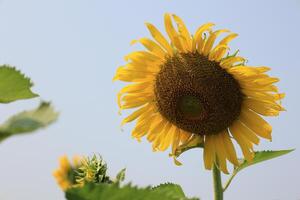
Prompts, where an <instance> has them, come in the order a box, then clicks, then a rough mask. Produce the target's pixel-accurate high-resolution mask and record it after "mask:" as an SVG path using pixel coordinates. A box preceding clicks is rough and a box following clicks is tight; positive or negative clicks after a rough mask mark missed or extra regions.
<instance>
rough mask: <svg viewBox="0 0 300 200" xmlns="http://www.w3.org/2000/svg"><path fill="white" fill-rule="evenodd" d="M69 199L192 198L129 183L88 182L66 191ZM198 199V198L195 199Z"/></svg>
mask: <svg viewBox="0 0 300 200" xmlns="http://www.w3.org/2000/svg"><path fill="white" fill-rule="evenodd" d="M66 198H67V199H68V200H99V199H105V200H156V199H158V200H160V199H161V200H192V199H188V198H186V197H181V198H177V197H174V196H170V195H169V194H167V193H164V192H162V191H159V190H155V189H154V190H153V189H151V188H150V187H146V188H138V187H136V186H132V185H131V184H127V185H125V186H123V187H119V186H118V185H116V184H103V183H102V184H95V183H87V184H85V185H84V186H83V187H81V188H80V187H77V188H72V189H69V190H67V191H66ZM194 200H196V199H194Z"/></svg>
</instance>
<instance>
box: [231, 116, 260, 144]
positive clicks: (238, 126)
mask: <svg viewBox="0 0 300 200" xmlns="http://www.w3.org/2000/svg"><path fill="white" fill-rule="evenodd" d="M231 129H232V130H233V131H234V132H239V133H240V134H242V135H243V137H244V138H247V139H248V140H250V141H251V142H252V143H254V144H256V145H258V144H259V138H258V137H257V136H256V134H255V133H254V132H252V131H251V130H250V129H249V128H248V127H246V126H245V125H244V124H243V123H241V121H239V120H236V121H235V122H234V123H233V124H232V125H231Z"/></svg>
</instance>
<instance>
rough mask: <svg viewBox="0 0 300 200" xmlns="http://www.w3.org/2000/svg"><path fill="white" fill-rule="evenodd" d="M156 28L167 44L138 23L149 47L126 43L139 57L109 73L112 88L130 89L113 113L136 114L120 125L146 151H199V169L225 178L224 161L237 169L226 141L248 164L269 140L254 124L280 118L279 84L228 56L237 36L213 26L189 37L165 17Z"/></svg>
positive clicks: (266, 130)
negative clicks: (146, 145) (194, 147)
mask: <svg viewBox="0 0 300 200" xmlns="http://www.w3.org/2000/svg"><path fill="white" fill-rule="evenodd" d="M174 22H175V24H176V28H175V26H174V25H173V23H174ZM164 24H165V29H166V32H167V35H168V36H169V40H168V39H167V38H165V37H164V36H163V34H162V33H161V32H160V31H159V30H158V29H157V28H156V27H155V26H154V25H152V24H150V23H146V26H147V28H148V30H149V31H150V34H151V35H152V37H153V39H148V38H141V39H139V40H134V41H133V43H136V42H139V43H141V44H142V45H143V46H144V47H145V48H146V49H147V50H146V51H136V52H133V53H130V54H129V55H127V56H125V60H126V61H127V64H126V65H125V66H121V67H119V68H118V69H117V72H116V75H115V77H114V80H121V81H125V82H131V84H130V85H127V86H125V87H124V88H123V89H121V90H120V92H119V93H118V104H119V107H120V110H123V109H132V108H135V109H136V110H135V111H134V112H133V113H132V114H130V115H129V116H128V117H126V118H125V119H124V120H123V121H122V124H125V123H129V122H132V121H136V125H135V128H134V129H133V130H132V136H133V137H134V138H136V139H137V140H138V141H140V139H141V138H142V137H146V138H147V140H148V141H149V142H150V143H152V147H153V150H154V151H165V150H166V149H168V147H170V146H171V149H172V150H171V151H172V153H171V154H172V155H175V152H176V149H177V148H178V147H179V146H180V145H185V146H189V144H195V143H201V144H202V145H203V148H204V151H203V157H204V165H205V168H206V169H212V166H213V164H214V163H216V164H217V165H218V168H219V169H220V170H222V171H223V172H224V173H228V170H227V161H229V162H231V163H232V164H233V165H235V166H237V165H239V162H238V159H237V154H236V150H235V148H234V144H233V140H235V141H236V142H237V144H238V145H239V146H240V148H241V150H242V153H243V155H244V157H245V159H246V160H247V161H251V160H252V159H253V156H254V150H253V146H254V145H257V144H258V143H259V141H260V138H265V139H268V140H271V132H272V127H271V126H270V125H269V124H268V123H267V122H266V121H265V120H264V119H263V118H262V116H277V115H278V114H279V112H280V111H283V110H284V108H283V107H282V106H281V105H280V100H281V99H282V98H283V97H284V94H281V93H279V92H278V88H277V87H276V86H275V85H273V84H274V83H276V82H278V81H279V79H278V78H275V77H270V76H269V75H267V74H266V72H267V71H269V70H270V68H268V67H265V66H258V67H257V66H248V65H246V64H245V63H246V59H245V58H243V57H241V56H238V55H237V53H235V54H233V55H229V54H228V50H229V47H228V43H229V42H230V41H231V40H232V39H234V38H235V37H236V36H237V34H235V33H231V32H230V31H229V30H227V29H221V30H216V31H213V30H212V27H213V26H214V24H213V23H206V24H204V25H202V26H200V27H199V28H198V29H197V31H196V32H195V34H193V35H192V34H190V32H189V31H188V29H187V28H186V26H185V24H184V22H183V21H182V19H181V18H179V17H178V16H176V15H171V14H165V16H164ZM224 33H226V34H227V35H226V36H225V37H223V38H222V39H221V40H219V41H218V43H217V41H216V40H217V39H218V36H219V35H220V34H224ZM215 43H216V44H215ZM177 164H179V162H177Z"/></svg>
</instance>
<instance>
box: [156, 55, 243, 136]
mask: <svg viewBox="0 0 300 200" xmlns="http://www.w3.org/2000/svg"><path fill="white" fill-rule="evenodd" d="M155 95H156V99H157V106H158V110H159V112H160V113H161V114H162V115H163V116H164V117H165V118H166V119H168V120H169V121H170V122H172V123H173V124H175V125H176V126H178V127H179V128H181V129H183V130H185V131H189V132H191V133H195V134H201V135H211V134H216V133H219V132H220V131H222V130H224V129H226V128H227V127H228V126H230V125H231V124H232V122H233V121H234V120H235V119H236V118H237V117H238V116H239V114H240V111H241V104H242V100H243V94H242V93H241V90H240V86H239V84H238V82H237V81H236V80H235V79H234V78H233V77H232V75H231V74H229V73H228V72H226V70H224V69H223V68H221V67H220V65H219V63H218V62H214V61H210V60H208V58H207V57H205V56H203V55H200V54H198V53H180V54H176V55H175V56H173V57H169V58H168V59H167V60H166V62H165V63H164V64H163V65H162V66H161V70H160V72H159V73H158V74H157V76H156V82H155Z"/></svg>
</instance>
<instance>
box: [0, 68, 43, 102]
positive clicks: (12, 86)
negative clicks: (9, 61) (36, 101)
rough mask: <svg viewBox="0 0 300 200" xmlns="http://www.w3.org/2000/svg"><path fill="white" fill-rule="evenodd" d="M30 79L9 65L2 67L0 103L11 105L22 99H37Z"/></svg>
mask: <svg viewBox="0 0 300 200" xmlns="http://www.w3.org/2000/svg"><path fill="white" fill-rule="evenodd" d="M32 86H33V84H32V83H31V82H30V79H29V78H26V77H25V76H24V74H22V73H21V72H20V71H18V70H16V69H15V68H14V67H10V66H9V65H1V66H0V103H9V102H12V101H16V100H20V99H30V98H33V97H37V96H38V95H37V94H34V93H33V92H32V91H31V90H30V88H31V87H32Z"/></svg>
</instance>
